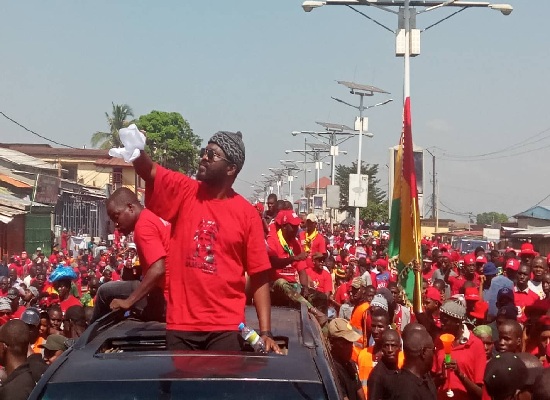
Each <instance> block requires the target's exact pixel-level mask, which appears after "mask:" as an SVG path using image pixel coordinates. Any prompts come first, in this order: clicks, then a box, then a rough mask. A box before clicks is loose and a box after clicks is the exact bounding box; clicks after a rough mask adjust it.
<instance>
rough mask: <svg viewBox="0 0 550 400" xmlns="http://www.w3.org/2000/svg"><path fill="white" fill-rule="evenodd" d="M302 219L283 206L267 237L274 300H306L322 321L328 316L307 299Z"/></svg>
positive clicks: (320, 321)
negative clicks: (273, 231) (300, 234)
mask: <svg viewBox="0 0 550 400" xmlns="http://www.w3.org/2000/svg"><path fill="white" fill-rule="evenodd" d="M301 222H302V221H301V219H300V218H299V217H298V216H297V215H296V213H294V211H291V210H280V211H279V212H278V214H277V216H276V217H275V225H276V227H277V230H276V234H275V235H270V236H268V238H267V252H268V255H269V261H270V263H271V268H272V274H271V280H272V281H273V289H274V296H273V302H274V303H277V304H280V305H286V304H288V302H289V300H290V302H292V303H302V304H305V305H306V307H307V309H308V310H309V311H310V312H311V313H312V314H313V315H314V316H315V317H316V318H317V320H318V321H319V323H320V324H321V325H323V324H325V323H326V322H327V316H326V315H325V314H324V313H323V312H321V311H320V310H318V309H317V308H315V307H314V306H313V305H312V304H311V303H310V302H309V301H308V300H307V298H308V297H309V295H310V293H309V284H308V275H307V272H306V269H307V264H306V261H305V260H306V259H307V253H306V252H305V251H302V246H300V242H299V241H298V240H297V239H296V234H297V233H298V227H299V226H300V223H301Z"/></svg>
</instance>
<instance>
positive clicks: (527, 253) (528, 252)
mask: <svg viewBox="0 0 550 400" xmlns="http://www.w3.org/2000/svg"><path fill="white" fill-rule="evenodd" d="M535 256H537V252H536V251H535V247H534V246H533V243H529V242H528V243H523V244H522V245H521V251H520V252H519V258H520V260H521V262H522V263H523V264H529V265H530V264H531V260H532V259H533V258H535Z"/></svg>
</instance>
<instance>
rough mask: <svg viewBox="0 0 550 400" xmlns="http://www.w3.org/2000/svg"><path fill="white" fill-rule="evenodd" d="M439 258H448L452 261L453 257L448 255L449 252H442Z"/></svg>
mask: <svg viewBox="0 0 550 400" xmlns="http://www.w3.org/2000/svg"><path fill="white" fill-rule="evenodd" d="M439 257H447V258H448V259H449V260H450V259H451V255H450V254H449V253H447V251H442V252H441V253H439Z"/></svg>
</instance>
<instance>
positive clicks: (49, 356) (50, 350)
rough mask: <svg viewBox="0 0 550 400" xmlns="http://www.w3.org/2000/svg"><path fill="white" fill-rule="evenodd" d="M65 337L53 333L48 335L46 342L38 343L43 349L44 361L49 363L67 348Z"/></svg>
mask: <svg viewBox="0 0 550 400" xmlns="http://www.w3.org/2000/svg"><path fill="white" fill-rule="evenodd" d="M66 342H67V338H66V337H65V336H63V335H58V334H53V335H50V336H48V339H46V342H45V343H44V344H42V345H40V347H41V348H43V349H44V361H45V362H46V364H48V365H51V364H52V363H53V362H54V361H55V360H57V358H58V357H59V356H60V355H61V354H63V352H64V351H65V350H67V348H68V347H67V344H66Z"/></svg>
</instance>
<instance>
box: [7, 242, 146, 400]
mask: <svg viewBox="0 0 550 400" xmlns="http://www.w3.org/2000/svg"><path fill="white" fill-rule="evenodd" d="M66 243H67V242H66V241H62V244H60V245H59V246H57V245H56V246H55V248H54V251H53V252H52V253H51V255H49V256H46V255H45V254H44V253H43V251H42V249H41V248H37V249H36V252H35V253H33V254H31V255H30V256H29V255H28V254H27V252H25V251H23V252H21V253H20V254H14V255H12V256H11V257H9V258H7V257H6V258H5V259H4V261H3V263H2V264H0V343H5V344H6V345H7V346H6V347H4V348H3V349H2V347H0V365H1V366H2V367H3V369H2V370H1V372H0V382H1V387H0V399H10V400H12V399H26V398H27V397H28V395H29V394H30V392H31V391H32V389H33V387H34V385H35V384H36V382H37V381H38V379H39V378H40V376H41V375H42V373H43V372H44V371H45V370H46V368H47V367H48V365H50V364H51V363H52V362H54V361H55V360H56V358H57V357H59V355H61V354H62V353H63V351H65V350H66V349H67V348H68V347H69V346H70V345H71V344H72V342H73V341H74V340H75V339H76V338H78V337H79V336H80V335H81V334H82V332H84V330H85V329H86V327H87V326H88V325H89V324H90V322H91V320H92V318H93V315H94V304H95V303H96V299H97V292H98V289H99V287H100V286H108V285H107V284H108V283H109V282H122V281H125V282H132V281H139V279H140V278H141V269H142V267H141V265H140V260H139V258H138V257H137V255H136V254H137V253H136V246H135V245H134V244H133V243H128V242H127V243H126V244H125V246H124V247H121V244H120V243H113V245H112V246H109V247H108V246H106V245H105V243H101V242H100V243H99V244H98V245H95V244H93V245H92V246H90V249H89V250H88V249H86V250H74V251H73V250H68V249H67V247H66ZM94 254H96V256H95V257H94Z"/></svg>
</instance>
